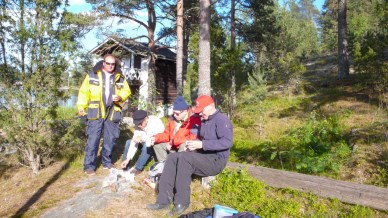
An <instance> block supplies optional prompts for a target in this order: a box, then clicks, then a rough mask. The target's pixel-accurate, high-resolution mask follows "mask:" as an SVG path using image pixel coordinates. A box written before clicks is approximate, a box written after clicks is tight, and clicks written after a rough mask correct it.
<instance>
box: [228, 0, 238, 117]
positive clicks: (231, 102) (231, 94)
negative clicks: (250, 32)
mask: <svg viewBox="0 0 388 218" xmlns="http://www.w3.org/2000/svg"><path fill="white" fill-rule="evenodd" d="M235 12H236V1H235V0H231V9H230V49H231V50H232V52H234V51H235V49H236V27H235V24H236V19H235ZM230 83H231V86H230V90H229V91H228V116H229V117H232V115H233V111H234V108H235V106H236V71H235V68H234V66H233V68H232V69H231V71H230Z"/></svg>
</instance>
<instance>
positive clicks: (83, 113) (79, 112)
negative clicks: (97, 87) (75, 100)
mask: <svg viewBox="0 0 388 218" xmlns="http://www.w3.org/2000/svg"><path fill="white" fill-rule="evenodd" d="M78 115H80V116H84V115H85V111H84V109H83V108H80V109H78Z"/></svg>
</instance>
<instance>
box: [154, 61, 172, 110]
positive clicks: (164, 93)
mask: <svg viewBox="0 0 388 218" xmlns="http://www.w3.org/2000/svg"><path fill="white" fill-rule="evenodd" d="M155 74H156V75H155V77H156V78H155V81H156V90H157V92H158V95H157V97H156V100H157V101H158V102H161V103H162V104H172V103H173V102H174V101H175V98H176V95H177V89H176V66H175V62H173V61H169V60H163V59H157V60H156V73H155Z"/></svg>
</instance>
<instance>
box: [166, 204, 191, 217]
mask: <svg viewBox="0 0 388 218" xmlns="http://www.w3.org/2000/svg"><path fill="white" fill-rule="evenodd" d="M188 207H189V205H183V204H177V205H175V206H174V208H172V210H171V211H170V212H169V213H168V215H167V216H169V217H174V216H180V215H181V214H183V212H185V210H186V209H187V208H188Z"/></svg>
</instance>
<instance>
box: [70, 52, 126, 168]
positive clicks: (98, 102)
mask: <svg viewBox="0 0 388 218" xmlns="http://www.w3.org/2000/svg"><path fill="white" fill-rule="evenodd" d="M101 64H102V66H101ZM130 95H131V90H130V88H129V85H128V82H127V81H126V80H125V77H124V75H123V74H122V72H121V70H120V68H119V66H118V63H117V59H116V58H115V57H114V56H113V55H111V54H108V55H106V56H105V57H104V60H103V61H101V62H99V63H97V64H96V66H95V67H94V68H93V71H92V72H90V73H89V74H88V75H86V78H85V80H84V81H83V83H82V85H81V88H80V89H79V93H78V102H77V107H78V114H79V115H80V116H84V115H85V114H86V112H85V110H86V109H87V118H88V126H87V130H86V134H87V137H88V139H87V144H86V147H85V159H84V171H85V173H87V174H89V175H94V174H95V170H96V165H97V163H96V162H97V152H98V146H99V144H100V138H101V134H103V137H104V145H103V147H102V165H103V167H104V168H105V169H110V168H112V167H113V164H112V160H111V156H112V151H113V149H114V147H115V145H116V141H117V138H118V137H119V135H120V128H119V122H120V120H121V118H122V117H121V105H120V104H121V103H124V102H125V101H126V100H127V99H128V97H129V96H130Z"/></svg>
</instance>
